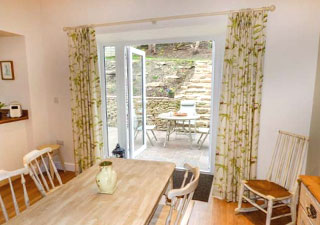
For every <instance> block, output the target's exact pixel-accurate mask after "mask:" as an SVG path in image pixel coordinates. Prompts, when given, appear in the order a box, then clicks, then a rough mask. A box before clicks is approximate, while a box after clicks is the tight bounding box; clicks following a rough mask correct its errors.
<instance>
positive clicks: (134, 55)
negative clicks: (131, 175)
mask: <svg viewBox="0 0 320 225" xmlns="http://www.w3.org/2000/svg"><path fill="white" fill-rule="evenodd" d="M126 53H127V71H128V72H127V79H128V122H129V153H130V157H131V158H135V156H137V155H138V154H140V153H141V152H142V151H143V150H145V149H146V81H145V63H146V59H145V57H146V56H145V52H144V51H141V50H139V49H136V48H133V47H126Z"/></svg>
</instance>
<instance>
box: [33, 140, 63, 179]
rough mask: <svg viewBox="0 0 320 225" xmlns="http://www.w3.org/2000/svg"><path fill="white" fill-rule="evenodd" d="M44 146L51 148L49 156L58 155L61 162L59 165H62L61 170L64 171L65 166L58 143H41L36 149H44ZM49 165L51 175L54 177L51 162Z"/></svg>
mask: <svg viewBox="0 0 320 225" xmlns="http://www.w3.org/2000/svg"><path fill="white" fill-rule="evenodd" d="M45 148H51V149H52V152H51V157H52V158H54V157H55V156H58V158H59V161H60V164H61V167H62V169H63V171H64V172H66V167H65V165H64V160H63V157H62V154H61V146H60V145H58V144H48V145H41V146H39V147H38V148H37V149H38V150H42V149H45ZM49 167H50V173H51V177H52V178H54V170H53V168H52V166H51V164H50V165H49Z"/></svg>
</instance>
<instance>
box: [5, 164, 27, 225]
mask: <svg viewBox="0 0 320 225" xmlns="http://www.w3.org/2000/svg"><path fill="white" fill-rule="evenodd" d="M27 173H28V170H27V169H26V168H22V169H18V170H14V171H5V170H0V181H3V180H8V183H9V187H10V192H11V197H12V202H13V206H14V209H15V212H16V215H19V214H20V210H19V205H18V202H17V198H16V194H15V191H14V187H13V184H12V179H11V178H12V177H16V176H19V175H20V176H21V184H22V189H23V196H24V202H25V205H26V207H29V197H28V193H27V189H26V185H25V183H26V181H25V178H24V176H23V174H27ZM0 206H1V210H2V213H3V215H4V219H5V220H6V221H8V220H9V216H8V213H7V210H6V207H5V204H4V202H3V199H2V197H1V195H0Z"/></svg>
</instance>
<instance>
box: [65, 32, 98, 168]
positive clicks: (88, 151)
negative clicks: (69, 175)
mask: <svg viewBox="0 0 320 225" xmlns="http://www.w3.org/2000/svg"><path fill="white" fill-rule="evenodd" d="M68 37H69V63H70V65H69V68H70V90H71V98H72V99H71V112H72V130H73V148H74V156H75V164H76V172H77V173H81V172H82V171H83V170H85V169H87V168H89V167H90V166H92V165H93V164H95V162H96V160H98V159H100V157H101V156H102V149H103V148H102V147H103V146H102V145H103V141H102V120H101V108H100V107H101V90H100V76H99V71H98V56H97V44H96V38H95V31H94V30H93V29H92V28H88V27H86V28H76V29H74V30H71V31H69V32H68Z"/></svg>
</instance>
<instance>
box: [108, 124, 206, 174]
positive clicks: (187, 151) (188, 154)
mask: <svg viewBox="0 0 320 225" xmlns="http://www.w3.org/2000/svg"><path fill="white" fill-rule="evenodd" d="M154 132H155V134H156V137H157V139H158V141H155V140H154V139H153V137H152V134H151V133H150V137H151V138H152V142H153V144H154V146H152V145H151V144H150V142H149V140H148V139H147V148H146V150H144V151H143V152H142V153H140V154H139V155H138V156H137V157H136V159H143V160H156V161H167V162H173V163H175V164H176V166H177V167H178V168H179V167H180V168H182V167H183V164H184V163H190V164H191V165H194V166H199V168H200V170H202V171H209V137H208V138H207V139H206V141H205V142H204V143H203V146H202V148H201V150H199V149H198V144H197V141H198V139H199V137H200V134H193V144H192V147H191V146H190V141H189V136H187V135H183V134H176V133H173V134H171V135H170V141H169V142H167V146H166V147H163V143H164V140H165V135H166V132H165V131H157V130H155V131H154ZM141 137H142V136H141V132H140V133H139V134H138V136H137V139H136V140H135V142H136V143H137V142H141ZM117 139H118V138H117V128H114V127H109V141H110V145H109V146H110V149H113V148H114V147H115V145H116V143H117V141H118V140H117ZM111 151H112V150H111Z"/></svg>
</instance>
